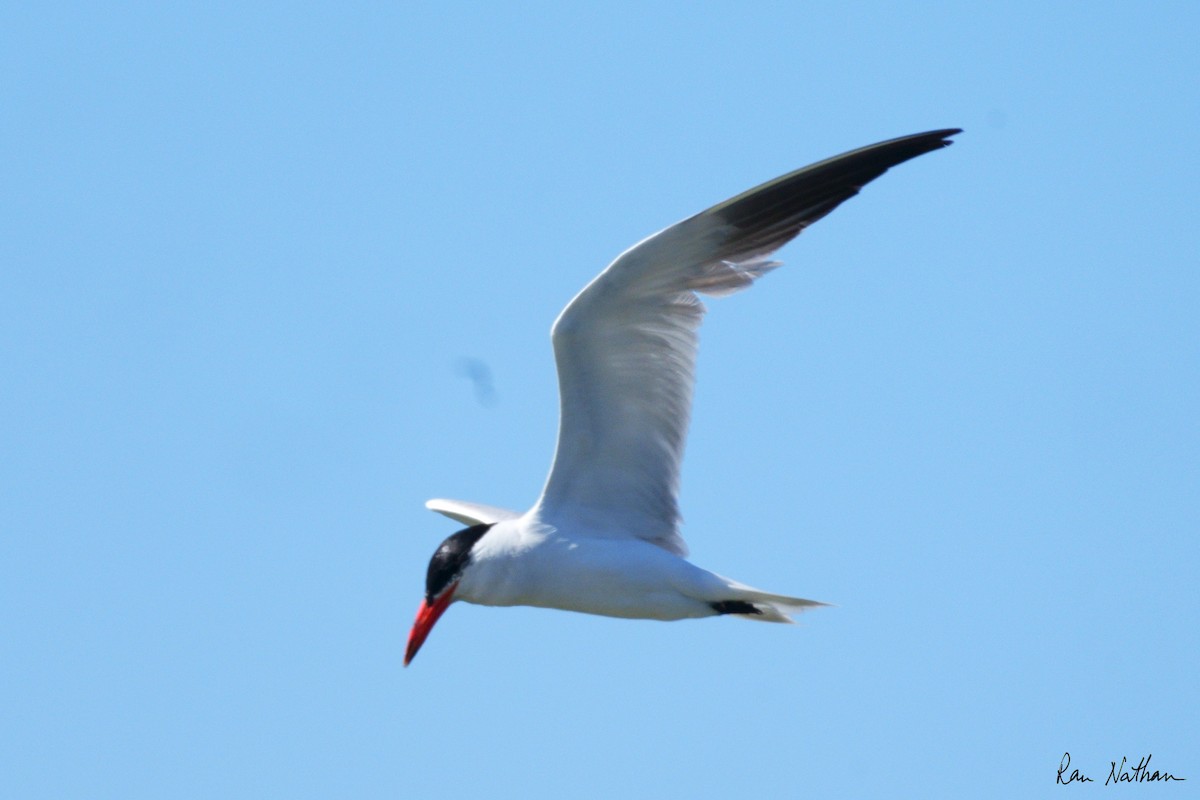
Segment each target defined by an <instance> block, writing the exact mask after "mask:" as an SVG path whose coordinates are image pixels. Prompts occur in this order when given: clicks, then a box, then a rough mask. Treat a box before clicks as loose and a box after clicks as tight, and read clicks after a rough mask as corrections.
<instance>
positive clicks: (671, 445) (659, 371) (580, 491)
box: [536, 129, 959, 555]
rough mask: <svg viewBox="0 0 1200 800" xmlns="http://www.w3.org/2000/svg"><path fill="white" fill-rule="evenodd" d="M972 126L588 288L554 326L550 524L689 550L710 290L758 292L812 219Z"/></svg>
mask: <svg viewBox="0 0 1200 800" xmlns="http://www.w3.org/2000/svg"><path fill="white" fill-rule="evenodd" d="M958 132H959V131H958V130H957V129H946V130H938V131H930V132H928V133H920V134H915V135H912V136H905V137H901V138H898V139H891V140H889V141H886V142H880V143H878V144H874V145H870V146H868V147H864V148H860V149H858V150H853V151H851V152H848V153H845V154H843V155H840V156H835V157H833V158H830V159H827V160H825V161H821V162H818V163H816V164H813V165H811V166H808V167H805V168H803V169H799V170H796V171H795V172H791V173H789V174H787V175H784V176H782V177H780V178H777V179H775V180H773V181H769V182H768V183H765V184H762V185H761V186H758V187H756V188H754V189H751V190H749V191H747V192H744V193H742V194H740V195H738V196H736V197H733V198H731V199H729V200H726V201H725V202H723V203H720V204H718V205H716V206H713V207H712V208H710V209H708V210H706V211H703V212H701V213H699V214H696V215H695V216H693V217H689V218H688V219H685V220H683V221H682V222H679V223H677V224H675V225H672V226H671V227H669V228H666V229H665V230H663V231H660V232H659V233H656V234H654V235H653V236H650V237H649V238H647V239H645V240H643V241H641V242H639V243H638V244H636V245H634V246H633V247H632V248H630V249H629V250H626V251H625V252H624V253H622V254H621V255H620V256H618V257H617V258H616V260H615V261H613V262H612V263H611V264H610V265H609V266H608V267H607V268H606V269H605V270H604V271H603V272H601V273H600V275H598V276H597V277H596V278H595V279H594V280H593V281H592V282H591V283H589V284H588V285H587V286H586V287H584V289H583V291H581V292H580V293H579V294H578V295H576V297H575V298H574V299H573V300H572V301H571V302H570V303H568V304H567V307H566V308H565V309H563V312H562V313H561V314H560V315H559V317H558V319H557V321H556V322H555V323H554V327H553V329H552V332H551V336H552V340H553V344H554V355H555V361H556V363H557V366H558V378H559V395H560V418H559V432H558V446H557V450H556V452H555V456H554V463H553V465H552V467H551V470H550V475H549V477H548V478H547V481H546V485H545V488H544V489H543V491H542V496H541V498H540V499H539V501H538V505H537V507H536V508H537V510H538V513H539V514H540V516H541V518H542V519H543V520H545V521H548V522H550V523H551V524H555V523H558V522H561V521H567V520H569V522H570V524H571V526H572V529H573V530H575V531H576V532H577V533H584V532H586V533H587V534H590V535H594V536H609V537H617V538H624V537H636V538H640V539H644V540H646V541H648V542H651V543H653V544H656V545H658V546H660V547H663V548H665V549H666V550H668V551H670V552H672V553H676V554H679V555H686V552H687V547H686V544H685V543H684V541H683V538H682V537H681V536H680V534H679V530H678V527H679V509H678V504H677V501H676V498H677V495H678V489H679V468H680V461H681V460H682V457H683V450H684V443H685V438H686V436H687V426H688V419H689V416H690V413H691V401H692V386H693V382H694V369H695V362H696V349H697V331H698V329H699V327H700V322H701V320H702V319H703V316H704V306H703V304H702V303H701V302H700V299H699V297H698V296H697V294H698V293H699V294H706V295H711V296H715V297H720V296H724V295H727V294H732V293H734V292H737V291H740V290H741V289H744V288H746V287H748V286H750V285H751V284H752V283H754V281H755V280H757V279H758V278H760V277H762V276H763V275H765V274H766V273H767V272H769V271H771V270H772V269H775V268H776V267H778V266H779V265H780V262H777V261H772V260H770V259H769V256H770V254H771V253H773V252H774V251H776V250H778V249H779V248H780V247H782V246H783V245H784V244H786V243H787V242H789V241H791V240H792V239H793V238H795V237H796V236H797V235H798V234H799V233H800V232H801V231H803V230H804V228H806V227H807V226H808V225H811V224H812V223H813V222H815V221H816V220H818V219H820V218H821V217H823V216H825V215H826V214H828V213H829V212H830V211H832V210H833V209H834V208H836V207H837V206H838V205H840V204H841V203H843V202H844V201H846V200H847V199H849V198H851V197H853V196H854V195H855V194H857V193H858V191H859V189H861V188H862V187H863V186H864V185H866V184H867V183H869V182H870V181H872V180H874V179H875V178H877V177H879V176H880V175H882V174H883V173H884V172H886V171H887V169H888V168H889V167H892V166H895V165H896V164H899V163H902V162H904V161H907V160H909V159H911V158H915V157H916V156H919V155H921V154H923V153H927V152H930V151H932V150H937V149H940V148H942V147H945V146H946V145H948V144H950V141H949V140H948V139H947V137H948V136H951V135H953V134H955V133H958Z"/></svg>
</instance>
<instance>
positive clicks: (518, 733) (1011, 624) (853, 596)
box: [0, 2, 1200, 798]
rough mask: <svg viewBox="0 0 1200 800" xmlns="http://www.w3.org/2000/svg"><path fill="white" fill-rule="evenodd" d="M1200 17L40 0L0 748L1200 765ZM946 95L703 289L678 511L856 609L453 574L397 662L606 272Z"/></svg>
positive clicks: (190, 791) (0, 583)
mask: <svg viewBox="0 0 1200 800" xmlns="http://www.w3.org/2000/svg"><path fill="white" fill-rule="evenodd" d="M480 5H482V4H480ZM1198 22H1200V10H1198V9H1197V6H1196V5H1195V4H1194V3H1182V2H1181V3H1170V2H1163V3H1155V4H1150V5H1145V4H1143V5H1142V6H1140V7H1138V6H1136V5H1135V4H1091V5H1080V4H1066V3H1049V4H1047V3H1033V2H1028V3H1010V4H992V5H990V6H989V5H987V4H975V5H973V6H968V4H958V3H945V4H923V5H920V6H916V5H908V4H885V3H811V4H798V3H778V4H765V3H764V4H753V5H751V4H741V3H712V4H705V5H695V4H666V3H651V4H623V3H609V4H604V5H603V6H600V5H595V6H583V5H581V4H549V3H547V4H516V5H512V4H505V5H493V6H491V7H489V8H487V9H484V8H480V7H477V6H476V5H466V4H436V5H435V4H421V5H416V4H405V5H402V6H398V7H397V6H390V7H389V6H353V7H347V6H346V5H344V4H339V5H332V4H330V5H324V6H318V5H311V6H306V7H303V8H297V7H295V6H293V5H291V4H282V3H279V4H263V3H258V4H251V5H247V4H222V5H214V4H203V5H195V4H186V3H180V4H169V5H167V6H164V5H162V4H129V5H117V6H106V7H104V8H100V7H99V6H93V5H83V4H80V5H67V6H65V7H56V8H50V7H49V6H40V5H33V4H26V5H21V6H18V5H17V4H9V5H6V6H5V7H4V8H3V10H0V106H2V107H3V108H4V112H3V114H2V115H0V145H2V146H0V179H2V181H3V184H4V186H5V191H3V192H0V206H2V213H0V227H2V228H3V233H2V235H0V452H2V453H3V454H4V457H3V458H2V459H0V486H2V491H0V530H2V531H3V536H2V537H0V597H2V600H3V602H2V605H0V625H2V628H0V636H2V637H3V639H4V642H5V647H4V648H3V655H2V656H0V670H2V671H3V673H4V675H3V681H0V686H2V687H3V688H2V689H0V702H2V704H3V705H2V708H3V717H4V720H5V722H4V724H3V726H0V794H3V795H4V796H6V797H22V798H41V797H46V798H50V797H53V798H64V797H79V798H83V797H87V798H108V797H112V798H142V797H145V798H162V797H171V798H184V797H197V798H200V797H204V798H209V797H264V796H267V797H297V798H298V797H331V796H346V797H349V796H355V797H366V798H374V797H477V796H487V797H489V798H538V797H566V796H570V797H580V798H611V797H616V796H623V797H635V798H636V797H649V796H657V797H696V798H707V797H731V796H733V797H795V796H814V797H822V796H824V797H846V796H849V797H876V796H894V795H896V794H901V795H920V796H928V797H961V796H963V793H964V792H965V791H969V793H970V794H971V796H978V797H1018V796H1020V797H1038V796H1049V795H1050V794H1052V793H1053V792H1055V791H1056V790H1057V791H1066V790H1064V789H1061V788H1060V787H1056V786H1055V785H1054V775H1055V770H1056V767H1057V766H1058V764H1059V762H1060V759H1061V758H1062V754H1063V753H1064V752H1065V751H1070V753H1071V754H1072V764H1073V767H1079V768H1081V769H1083V770H1084V771H1085V772H1087V773H1088V774H1090V775H1093V777H1097V778H1098V781H1097V784H1094V785H1089V786H1085V787H1081V788H1079V789H1078V791H1080V792H1082V793H1085V794H1091V793H1095V792H1097V791H1104V790H1103V789H1101V788H1100V786H1099V784H1101V783H1103V779H1104V778H1105V777H1106V776H1107V773H1108V770H1109V762H1110V761H1112V760H1119V759H1120V758H1121V757H1122V756H1128V757H1130V758H1132V759H1133V760H1134V761H1136V760H1137V758H1139V757H1140V756H1142V755H1145V754H1147V753H1153V758H1154V762H1153V763H1154V765H1155V766H1156V767H1159V768H1162V769H1167V770H1170V771H1172V772H1174V773H1176V774H1178V775H1181V776H1184V777H1187V778H1188V779H1189V782H1188V783H1183V784H1173V785H1171V786H1169V787H1155V788H1156V789H1158V790H1162V791H1166V792H1167V793H1169V794H1171V796H1172V797H1183V796H1185V795H1186V794H1189V793H1191V792H1192V791H1193V789H1194V786H1195V783H1196V782H1197V781H1200V760H1198V759H1197V753H1200V736H1198V728H1197V722H1196V720H1197V715H1196V701H1195V696H1196V695H1195V685H1196V678H1195V674H1196V667H1197V663H1198V656H1200V647H1198V637H1197V625H1196V619H1197V618H1198V617H1200V602H1198V600H1197V591H1196V588H1195V581H1196V574H1197V567H1198V566H1200V560H1198V557H1197V556H1198V545H1197V538H1196V533H1197V530H1198V528H1200V501H1198V499H1197V498H1198V496H1200V492H1198V491H1197V488H1198V485H1200V428H1198V424H1197V419H1198V415H1197V409H1198V407H1200V377H1198V371H1197V370H1198V365H1200V346H1198V342H1200V322H1198V319H1200V315H1198V314H1197V309H1198V308H1200V271H1198V269H1197V267H1198V265H1200V258H1198V256H1200V252H1198V247H1197V244H1196V236H1195V215H1196V207H1197V197H1196V189H1195V187H1196V186H1197V182H1198V179H1200V174H1198V173H1200V159H1198V158H1197V155H1196V150H1195V132H1196V130H1197V129H1198V128H1200V102H1198V100H1200V97H1198V92H1197V88H1196V75H1197V74H1200V56H1197V49H1196V47H1195V33H1196V31H1197V29H1198V28H1197V23H1198ZM951 126H958V127H962V128H964V129H965V133H963V134H962V135H961V136H959V137H958V142H957V143H956V144H955V145H954V146H953V147H951V148H949V149H948V150H945V151H942V152H938V153H934V154H931V155H928V156H924V157H922V158H920V159H918V160H917V161H914V162H911V163H909V164H905V165H903V166H901V167H898V168H897V169H895V170H893V171H891V172H889V173H888V174H887V175H886V176H884V177H883V178H882V179H880V180H879V181H877V182H876V183H874V184H872V185H871V186H869V187H868V188H867V189H866V190H865V191H864V192H863V194H862V195H861V196H860V197H858V198H855V199H854V200H852V201H850V202H849V203H847V204H846V205H845V206H843V207H842V208H840V209H838V210H837V211H836V212H835V213H834V214H833V215H831V216H830V217H828V218H827V219H825V220H822V221H821V222H820V223H818V224H817V225H816V226H814V227H813V228H812V229H810V230H809V231H807V232H806V233H805V234H804V235H803V236H802V237H800V239H799V240H797V241H796V242H795V243H793V244H792V245H790V246H788V247H787V248H786V249H785V250H783V251H782V258H783V260H784V261H785V262H786V267H785V268H784V269H781V270H779V271H777V272H775V273H773V274H772V275H771V276H769V277H768V278H766V279H764V280H763V281H762V282H761V283H760V284H758V285H757V286H756V287H755V288H754V290H753V291H750V292H746V293H744V294H740V295H738V296H735V297H732V298H728V299H726V300H721V301H714V302H712V303H710V309H711V314H710V315H709V318H708V320H707V322H706V326H705V329H704V330H703V333H702V346H701V354H700V363H699V383H698V388H697V395H696V406H695V413H694V417H693V424H692V435H691V439H690V444H689V450H688V454H687V459H686V461H685V465H684V489H683V496H682V503H683V511H684V514H685V516H686V519H687V522H686V526H685V529H684V533H685V536H686V537H687V539H688V541H689V543H690V545H691V548H692V556H693V559H694V560H695V561H696V562H697V563H699V564H700V565H702V566H704V567H707V568H709V569H712V570H715V571H717V572H720V573H722V574H727V575H730V576H732V577H734V578H737V579H739V580H742V581H745V582H747V583H751V584H753V585H757V586H762V587H763V588H766V589H770V590H775V591H779V592H785V593H794V594H798V595H801V596H805V597H812V598H817V599H821V600H826V601H829V602H831V603H835V604H836V605H837V607H836V608H832V609H825V610H821V611H819V612H814V613H811V614H809V615H807V616H806V617H805V618H804V620H803V625H801V626H797V627H794V628H788V627H784V626H769V625H753V624H748V623H744V622H740V621H737V620H729V619H720V620H704V621H694V622H682V623H672V624H664V623H654V622H630V621H620V620H611V619H603V618H593V617H586V616H582V615H575V614H567V613H561V612H553V611H546V610H538V609H489V608H481V607H475V606H467V605H464V604H458V605H456V606H455V607H454V608H452V609H451V610H450V612H449V613H447V615H446V616H445V617H444V618H443V620H442V622H441V623H439V625H438V627H437V629H436V630H435V631H434V633H433V635H432V636H431V637H430V639H429V641H428V642H427V644H426V645H425V647H424V649H423V650H422V651H421V654H420V656H419V657H418V659H417V660H416V661H415V662H414V663H413V665H412V667H410V668H409V669H407V670H402V669H401V666H400V664H401V660H402V655H403V646H404V638H405V635H406V633H407V630H408V626H409V624H410V623H411V621H412V615H413V613H414V611H415V610H416V606H417V603H418V601H419V599H420V596H421V592H422V588H423V580H424V571H425V567H426V564H427V561H428V558H429V556H430V554H431V553H432V552H433V550H434V548H435V547H436V546H437V544H438V543H439V542H441V540H442V539H443V538H444V537H445V536H447V535H448V534H450V533H451V532H453V530H454V529H455V526H454V524H453V523H451V522H450V521H448V520H444V519H442V518H440V517H437V516H435V515H432V514H430V513H429V512H427V511H425V510H424V509H423V507H422V503H423V502H424V501H425V500H426V499H427V498H429V497H434V496H449V497H459V498H463V499H472V500H478V501H482V502H488V503H494V504H498V505H506V506H512V507H516V508H525V507H526V506H527V505H528V504H529V503H531V502H532V500H533V499H534V497H535V496H536V494H537V492H538V490H539V489H540V486H541V483H542V480H543V478H544V476H545V472H546V470H547V468H548V466H549V461H550V456H551V452H552V448H553V443H554V434H555V424H556V404H557V397H556V387H555V377H554V373H553V367H552V361H551V356H550V349H549V340H548V330H549V326H550V323H551V321H552V320H553V318H554V316H555V315H556V314H557V313H558V311H559V309H560V308H561V307H562V305H563V304H564V303H565V302H566V301H567V300H568V299H569V298H570V297H571V296H572V295H573V294H574V293H575V292H576V291H577V290H578V289H579V288H580V287H581V286H582V285H583V284H584V283H585V282H586V281H588V280H589V279H590V278H591V277H592V276H593V275H594V274H595V273H596V272H597V271H598V270H599V269H600V268H602V267H603V266H604V265H605V264H606V263H607V261H608V260H609V259H611V258H612V257H613V256H615V255H616V254H617V253H618V252H620V251H621V250H622V249H624V248H625V247H627V246H628V245H630V244H631V243H633V242H634V241H636V240H638V239H640V238H642V237H643V236H645V235H647V234H649V233H651V232H653V231H654V230H657V229H659V228H661V227H664V226H666V225H668V224H670V223H672V222H674V221H676V220H678V219H680V218H682V217H684V216H687V215H689V214H691V213H693V212H695V211H698V210H700V209H702V208H705V207H707V206H709V205H711V204H713V203H716V202H718V201H720V200H723V199H725V198H726V197H729V196H731V195H733V194H736V193H738V192H740V191H742V190H744V189H746V188H749V187H750V186H753V185H754V184H756V183H758V182H761V181H764V180H767V179H770V178H772V177H775V176H776V175H779V174H781V173H784V172H786V171H789V170H791V169H794V168H796V167H798V166H802V165H804V164H806V163H808V162H811V161H815V160H818V159H820V158H824V157H826V156H829V155H833V154H835V153H839V152H842V151H844V150H848V149H851V148H854V147H858V146H860V145H864V144H868V143H871V142H874V141H877V140H880V139H886V138H890V137H893V136H897V135H902V134H907V133H912V132H916V131H921V130H927V129H930V128H937V127H951ZM463 359H473V360H477V362H478V363H482V364H484V365H486V367H487V369H488V370H489V371H490V373H491V378H492V382H493V389H494V394H493V395H492V396H491V397H490V399H489V401H488V402H482V401H481V398H480V397H479V396H478V395H477V394H476V392H475V391H474V390H473V387H472V385H471V382H470V380H469V379H468V378H467V377H465V376H464V374H463V371H462V368H461V365H462V363H463ZM485 399H487V398H485ZM1126 789H1127V790H1129V791H1135V792H1139V793H1143V792H1145V793H1148V792H1149V791H1150V789H1149V788H1148V787H1126Z"/></svg>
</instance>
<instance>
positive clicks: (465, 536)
mask: <svg viewBox="0 0 1200 800" xmlns="http://www.w3.org/2000/svg"><path fill="white" fill-rule="evenodd" d="M493 524H494V523H493ZM491 528H492V524H488V525H472V526H471V527H469V528H465V529H463V530H461V531H459V532H458V533H456V534H454V535H453V536H450V537H449V538H447V539H446V541H444V542H442V544H441V546H440V547H438V549H437V552H436V553H434V554H433V558H431V559H430V560H429V572H428V573H427V574H426V575H425V599H426V601H428V602H430V603H432V602H433V600H434V598H435V597H437V596H438V595H440V594H441V593H442V592H444V591H445V590H446V588H447V587H448V586H450V584H451V583H453V582H454V580H455V579H456V578H457V577H458V576H459V575H461V574H462V571H463V570H464V569H466V566H467V563H468V562H469V561H470V560H471V548H472V547H474V546H475V543H476V542H478V541H479V540H480V539H481V538H483V535H484V534H485V533H487V532H488V531H489V530H491Z"/></svg>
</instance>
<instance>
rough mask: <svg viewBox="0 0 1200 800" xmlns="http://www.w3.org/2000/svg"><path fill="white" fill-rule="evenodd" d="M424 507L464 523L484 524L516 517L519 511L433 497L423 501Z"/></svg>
mask: <svg viewBox="0 0 1200 800" xmlns="http://www.w3.org/2000/svg"><path fill="white" fill-rule="evenodd" d="M425 507H426V508H428V509H429V510H430V511H436V512H437V513H439V514H443V515H445V516H447V517H449V518H450V519H455V520H458V521H459V522H461V523H463V524H464V525H486V524H490V523H493V522H503V521H504V520H506V519H516V518H517V517H519V516H521V514H520V512H517V511H510V510H509V509H507V508H497V507H496V506H487V505H484V504H483V503H468V502H466V501H465V500H443V499H441V498H435V499H433V500H428V501H426V502H425Z"/></svg>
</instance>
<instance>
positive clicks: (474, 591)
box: [455, 514, 811, 620]
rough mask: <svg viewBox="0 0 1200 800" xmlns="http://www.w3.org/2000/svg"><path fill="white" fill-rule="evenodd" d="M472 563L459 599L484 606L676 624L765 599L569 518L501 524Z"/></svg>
mask: <svg viewBox="0 0 1200 800" xmlns="http://www.w3.org/2000/svg"><path fill="white" fill-rule="evenodd" d="M472 558H473V560H474V564H473V568H472V569H470V570H468V571H466V572H464V574H463V576H462V579H461V580H460V581H459V584H458V588H457V589H456V590H455V597H456V598H458V599H460V600H465V601H467V602H469V603H476V604H479V605H487V606H538V607H542V608H558V609H563V610H566V611H579V612H583V613H585V614H600V615H603V616H607V617H626V618H631V619H658V620H675V619H688V618H694V617H711V616H715V615H716V614H719V613H721V612H720V611H718V610H717V608H718V607H719V606H717V605H716V604H720V603H722V602H726V601H732V600H747V601H748V600H750V599H752V598H753V597H758V594H761V593H758V594H756V593H754V591H753V590H749V593H747V590H748V587H742V586H740V585H739V584H736V583H734V582H733V581H729V580H727V579H725V578H721V577H720V576H717V575H714V574H712V573H711V572H708V571H707V570H704V569H701V568H700V567H697V566H696V565H694V564H692V563H691V562H690V561H688V560H687V559H684V558H681V557H680V556H677V555H675V554H674V553H671V552H668V551H667V550H664V549H663V548H661V547H658V546H656V545H653V544H650V543H649V542H646V541H643V540H640V539H628V538H617V537H613V536H604V535H601V536H597V535H593V531H590V530H588V529H587V527H586V526H574V525H572V524H571V523H570V521H569V520H563V521H562V522H560V524H558V525H552V524H548V523H546V522H544V521H542V520H541V519H539V517H538V516H537V515H536V514H527V515H522V516H521V517H518V518H516V519H512V520H506V521H504V522H499V523H496V524H495V525H494V526H493V527H492V528H491V530H489V531H488V532H487V535H486V536H484V537H483V538H482V539H480V541H479V543H478V545H477V546H476V548H475V551H474V553H473V556H472ZM761 599H762V598H760V600H761ZM789 599H790V598H789ZM794 603H795V604H798V605H804V604H811V603H810V601H806V600H799V599H795V600H794ZM772 616H774V615H772Z"/></svg>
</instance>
